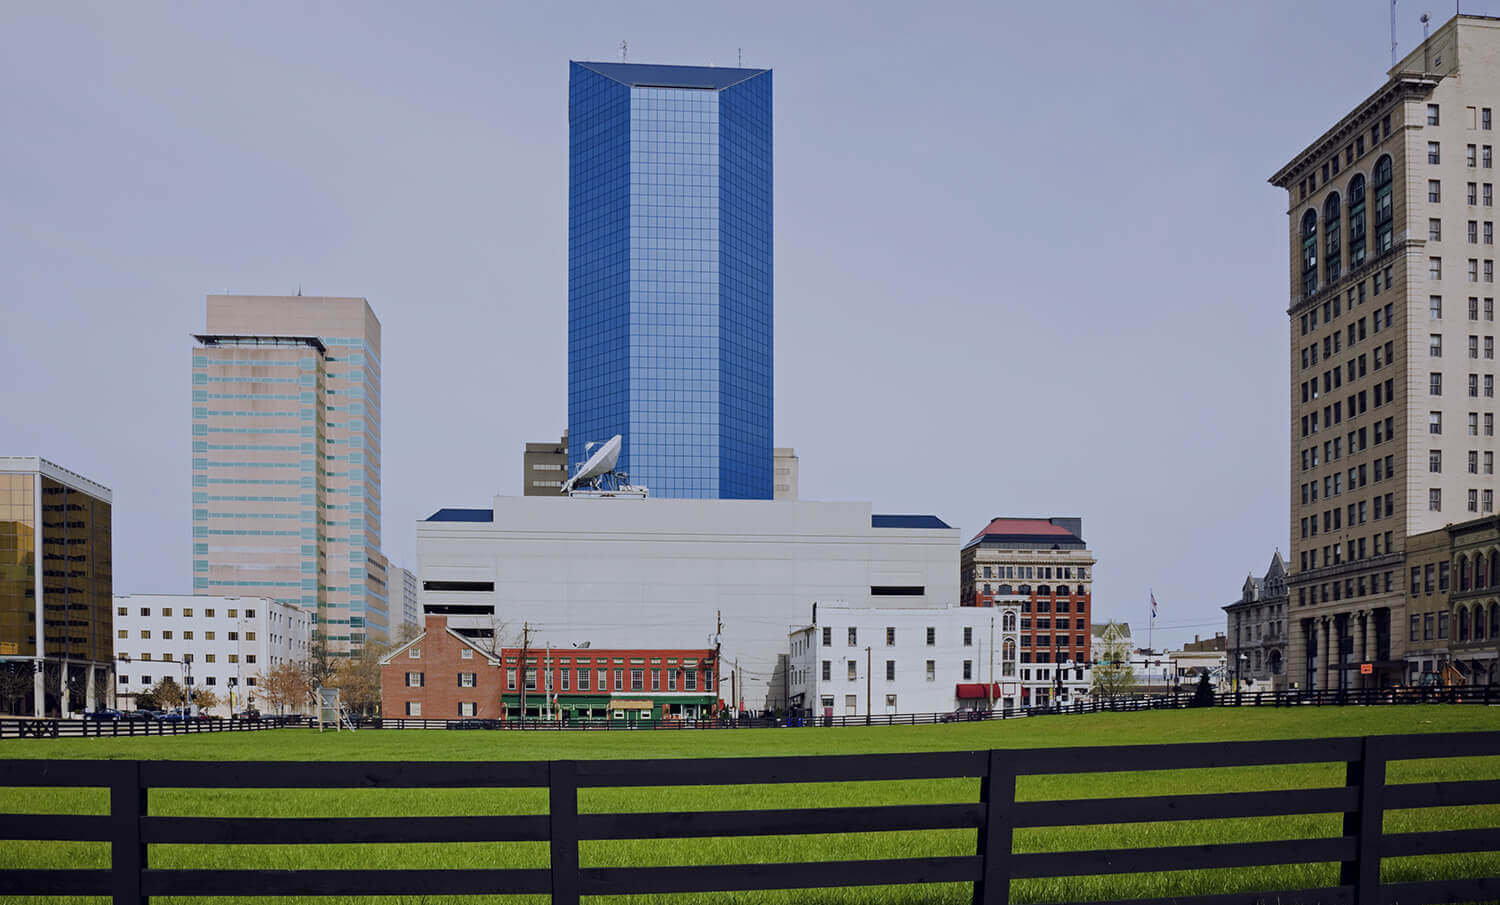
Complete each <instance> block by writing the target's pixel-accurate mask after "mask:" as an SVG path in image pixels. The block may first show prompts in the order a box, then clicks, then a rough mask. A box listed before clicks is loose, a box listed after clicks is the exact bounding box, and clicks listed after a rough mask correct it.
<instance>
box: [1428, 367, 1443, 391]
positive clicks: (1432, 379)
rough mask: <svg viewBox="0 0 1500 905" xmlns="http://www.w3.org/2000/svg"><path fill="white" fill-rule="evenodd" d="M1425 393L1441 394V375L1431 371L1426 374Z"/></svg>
mask: <svg viewBox="0 0 1500 905" xmlns="http://www.w3.org/2000/svg"><path fill="white" fill-rule="evenodd" d="M1427 393H1428V395H1430V396H1441V395H1443V375H1442V374H1441V373H1439V372H1437V371H1433V372H1432V373H1431V374H1428V375H1427Z"/></svg>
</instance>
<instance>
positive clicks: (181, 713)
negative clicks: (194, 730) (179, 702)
mask: <svg viewBox="0 0 1500 905" xmlns="http://www.w3.org/2000/svg"><path fill="white" fill-rule="evenodd" d="M192 718H193V715H192V713H190V712H189V711H187V710H169V711H167V712H166V713H164V714H162V715H161V716H160V717H158V719H161V720H164V721H165V722H168V723H185V722H187V721H188V720H190V719H192Z"/></svg>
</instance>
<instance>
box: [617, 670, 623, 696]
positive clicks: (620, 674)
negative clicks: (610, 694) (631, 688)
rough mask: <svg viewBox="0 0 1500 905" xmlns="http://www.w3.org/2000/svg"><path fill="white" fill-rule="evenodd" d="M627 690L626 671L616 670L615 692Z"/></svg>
mask: <svg viewBox="0 0 1500 905" xmlns="http://www.w3.org/2000/svg"><path fill="white" fill-rule="evenodd" d="M624 690H625V670H623V669H617V670H615V691H624Z"/></svg>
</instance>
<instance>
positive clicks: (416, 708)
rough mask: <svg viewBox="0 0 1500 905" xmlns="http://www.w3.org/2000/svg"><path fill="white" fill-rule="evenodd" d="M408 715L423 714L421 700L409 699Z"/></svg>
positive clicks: (407, 705) (407, 703)
mask: <svg viewBox="0 0 1500 905" xmlns="http://www.w3.org/2000/svg"><path fill="white" fill-rule="evenodd" d="M406 715H407V716H421V715H422V702H421V701H407V702H406Z"/></svg>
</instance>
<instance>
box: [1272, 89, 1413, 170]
mask: <svg viewBox="0 0 1500 905" xmlns="http://www.w3.org/2000/svg"><path fill="white" fill-rule="evenodd" d="M1439 78H1440V77H1438V76H1431V75H1417V74H1414V73H1402V74H1401V75H1398V76H1394V77H1392V78H1391V79H1390V80H1389V81H1387V82H1386V83H1385V84H1384V85H1382V86H1381V87H1380V88H1378V89H1376V91H1375V93H1374V94H1372V95H1370V96H1369V97H1367V98H1365V99H1364V101H1363V102H1361V103H1359V104H1357V105H1356V106H1355V108H1354V112H1353V113H1350V114H1348V115H1347V116H1345V117H1344V118H1343V119H1341V120H1339V122H1338V123H1337V124H1335V125H1334V127H1333V128H1332V129H1329V130H1328V131H1327V132H1324V133H1323V135H1322V136H1321V137H1319V138H1318V139H1317V140H1316V141H1314V142H1313V143H1312V144H1310V145H1308V146H1307V147H1306V148H1304V149H1303V150H1302V152H1301V153H1300V154H1298V155H1297V156H1296V157H1293V158H1292V159H1291V161H1290V162H1288V163H1287V164H1286V166H1284V167H1282V168H1281V169H1280V170H1277V171H1276V173H1275V174H1274V175H1273V176H1271V178H1270V179H1268V180H1266V181H1267V182H1269V183H1271V184H1272V185H1274V186H1276V187H1277V188H1286V187H1287V186H1288V185H1290V184H1291V183H1292V182H1293V181H1294V180H1296V179H1299V178H1300V177H1301V174H1303V173H1305V172H1307V171H1308V170H1309V169H1311V168H1312V167H1314V166H1316V165H1317V161H1318V160H1319V159H1320V158H1321V157H1322V156H1323V155H1324V154H1327V153H1328V152H1329V151H1330V150H1337V149H1338V147H1339V146H1340V145H1343V144H1344V143H1345V139H1348V138H1352V137H1354V135H1355V133H1356V132H1359V131H1362V130H1363V128H1364V125H1365V123H1367V122H1369V121H1370V120H1373V119H1374V118H1375V117H1376V115H1377V114H1378V113H1379V112H1380V111H1381V110H1383V109H1385V108H1386V107H1387V106H1390V105H1391V104H1393V103H1395V102H1396V101H1399V100H1406V99H1407V98H1411V97H1426V96H1427V95H1429V94H1430V93H1431V92H1432V89H1433V88H1436V87H1437V84H1438V80H1439Z"/></svg>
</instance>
